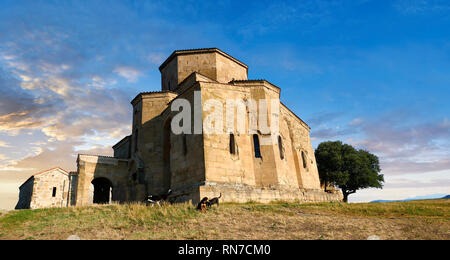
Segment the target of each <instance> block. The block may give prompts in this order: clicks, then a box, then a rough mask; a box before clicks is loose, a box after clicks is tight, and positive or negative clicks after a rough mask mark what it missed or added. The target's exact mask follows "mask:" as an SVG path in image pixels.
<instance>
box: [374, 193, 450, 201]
mask: <svg viewBox="0 0 450 260" xmlns="http://www.w3.org/2000/svg"><path fill="white" fill-rule="evenodd" d="M432 199H450V195H445V194H430V195H425V196H417V197H414V198H408V199H403V200H373V201H371V202H370V203H386V202H402V201H413V200H432Z"/></svg>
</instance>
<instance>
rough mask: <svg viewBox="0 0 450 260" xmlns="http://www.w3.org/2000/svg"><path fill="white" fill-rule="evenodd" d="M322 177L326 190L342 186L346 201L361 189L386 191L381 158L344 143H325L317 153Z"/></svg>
mask: <svg viewBox="0 0 450 260" xmlns="http://www.w3.org/2000/svg"><path fill="white" fill-rule="evenodd" d="M315 156H316V160H317V167H318V169H319V176H320V180H321V181H322V183H324V184H325V188H326V187H327V186H328V185H330V184H332V185H335V186H337V187H339V188H340V189H341V190H342V194H343V195H344V201H345V202H347V201H348V196H349V195H350V194H353V193H355V192H356V191H357V190H360V189H366V188H369V187H373V188H383V182H384V176H383V174H380V171H381V168H380V162H379V160H378V157H377V156H376V155H374V154H371V153H370V152H368V151H366V150H357V149H355V148H353V147H352V146H351V145H348V144H343V143H342V142H341V141H336V142H332V141H329V142H323V143H321V144H319V146H318V147H317V149H316V151H315Z"/></svg>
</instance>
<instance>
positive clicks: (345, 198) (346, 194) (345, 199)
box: [342, 192, 349, 203]
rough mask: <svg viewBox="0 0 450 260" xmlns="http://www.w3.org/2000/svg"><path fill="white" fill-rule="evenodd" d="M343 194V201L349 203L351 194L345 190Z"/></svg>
mask: <svg viewBox="0 0 450 260" xmlns="http://www.w3.org/2000/svg"><path fill="white" fill-rule="evenodd" d="M342 195H344V199H343V201H344V202H345V203H347V202H348V195H349V194H348V193H347V192H343V193H342Z"/></svg>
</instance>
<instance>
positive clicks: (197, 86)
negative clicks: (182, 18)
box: [71, 48, 342, 205]
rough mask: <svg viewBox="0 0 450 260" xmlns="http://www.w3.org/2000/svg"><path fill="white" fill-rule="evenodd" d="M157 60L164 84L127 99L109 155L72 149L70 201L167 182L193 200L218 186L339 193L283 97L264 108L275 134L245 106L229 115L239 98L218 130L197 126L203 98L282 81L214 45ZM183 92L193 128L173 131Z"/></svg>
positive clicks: (277, 193)
mask: <svg viewBox="0 0 450 260" xmlns="http://www.w3.org/2000/svg"><path fill="white" fill-rule="evenodd" d="M159 70H160V72H161V91H159V92H144V93H140V94H139V95H137V97H136V98H134V99H133V100H132V101H131V104H132V107H133V110H132V111H133V125H132V133H131V135H130V136H127V137H125V138H124V139H122V140H121V141H120V142H119V143H117V144H116V145H115V146H113V149H114V157H105V156H93V155H79V156H78V160H77V163H78V171H77V173H76V175H75V176H76V178H75V179H76V181H74V183H75V182H76V188H73V190H72V191H71V193H72V194H74V195H73V199H72V200H73V202H72V203H71V204H72V205H89V204H91V203H93V202H95V203H108V202H109V201H110V200H111V201H117V202H127V201H142V200H143V199H144V198H145V197H146V196H147V195H150V194H164V193H166V192H167V191H168V190H169V189H171V190H172V191H173V192H172V194H171V195H170V197H169V198H170V200H172V201H175V202H182V201H192V202H193V203H196V202H198V201H199V200H200V198H203V197H215V196H218V195H219V194H220V193H222V199H221V200H222V201H225V202H227V201H230V202H231V201H234V202H247V201H259V202H270V201H274V200H285V201H336V200H341V199H342V196H341V194H340V193H338V192H334V193H329V192H328V193H327V192H324V191H323V189H322V188H321V184H320V180H319V175H318V171H317V165H316V160H315V157H314V150H313V148H312V145H311V140H310V128H309V126H308V125H307V124H306V123H305V122H304V121H303V120H302V119H300V118H299V117H298V116H297V115H295V114H294V113H293V112H292V111H291V110H289V108H288V107H286V106H285V105H284V104H283V103H279V106H278V108H277V109H276V110H277V111H271V109H272V108H271V107H270V106H269V107H268V110H267V114H268V115H274V114H276V116H277V119H278V120H277V121H276V122H278V128H279V133H278V134H277V136H272V134H270V133H269V134H266V133H261V132H260V131H259V130H258V129H251V128H252V127H253V125H252V124H250V123H249V122H250V121H251V120H253V119H254V120H256V121H257V125H258V126H259V125H261V122H260V119H259V118H257V117H254V115H252V113H251V111H249V108H248V107H246V108H245V109H246V113H245V118H244V119H236V114H237V112H238V111H237V108H236V109H234V108H233V110H232V112H231V113H230V114H226V116H225V117H224V122H223V132H224V133H223V134H211V133H206V132H204V131H203V132H201V133H196V131H195V129H205V128H206V125H205V119H206V118H207V117H208V116H209V115H210V114H211V113H212V111H210V110H208V109H205V105H207V104H206V103H207V102H208V100H210V99H214V100H219V101H221V102H222V103H223V104H225V103H226V100H229V99H232V100H244V101H247V100H255V101H256V102H258V101H260V100H263V99H266V100H278V101H279V100H280V94H281V89H280V88H279V87H277V86H275V85H273V84H271V83H270V82H268V81H266V80H249V79H248V78H247V74H248V67H247V65H245V64H244V63H242V62H241V61H239V60H237V59H235V58H233V57H231V56H230V55H228V54H227V53H225V52H223V51H221V50H219V49H216V48H210V49H195V50H180V51H175V52H173V53H172V55H170V56H169V58H168V59H167V60H166V61H165V62H164V63H163V64H162V65H161V66H160V67H159ZM180 99H184V100H187V101H188V102H189V104H190V105H191V107H192V110H191V111H190V112H191V118H192V119H193V120H194V122H193V123H192V125H191V129H192V132H191V133H192V134H186V133H183V134H174V133H173V131H171V121H172V119H173V118H174V117H175V116H176V115H177V113H179V112H178V111H172V109H171V105H172V104H173V103H174V102H176V101H177V100H180ZM259 112H261V111H259ZM224 113H225V112H224ZM198 115H200V118H201V120H196V118H197V117H198ZM196 116H197V117H196ZM230 118H231V121H234V125H237V124H239V123H242V122H244V123H243V124H244V126H245V131H238V130H235V129H231V128H228V127H227V123H226V122H225V121H226V120H227V119H230ZM269 118H270V116H269ZM271 120H272V119H269V121H271ZM274 122H275V121H274ZM183 124H184V122H183ZM250 130H252V131H250ZM264 138H266V139H267V138H269V139H272V140H274V142H269V143H265V142H262V140H263V139H264ZM74 187H75V186H74ZM94 197H95V198H94Z"/></svg>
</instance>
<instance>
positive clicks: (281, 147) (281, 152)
mask: <svg viewBox="0 0 450 260" xmlns="http://www.w3.org/2000/svg"><path fill="white" fill-rule="evenodd" d="M278 149H279V150H280V159H281V160H284V151H283V140H282V139H281V136H278Z"/></svg>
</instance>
